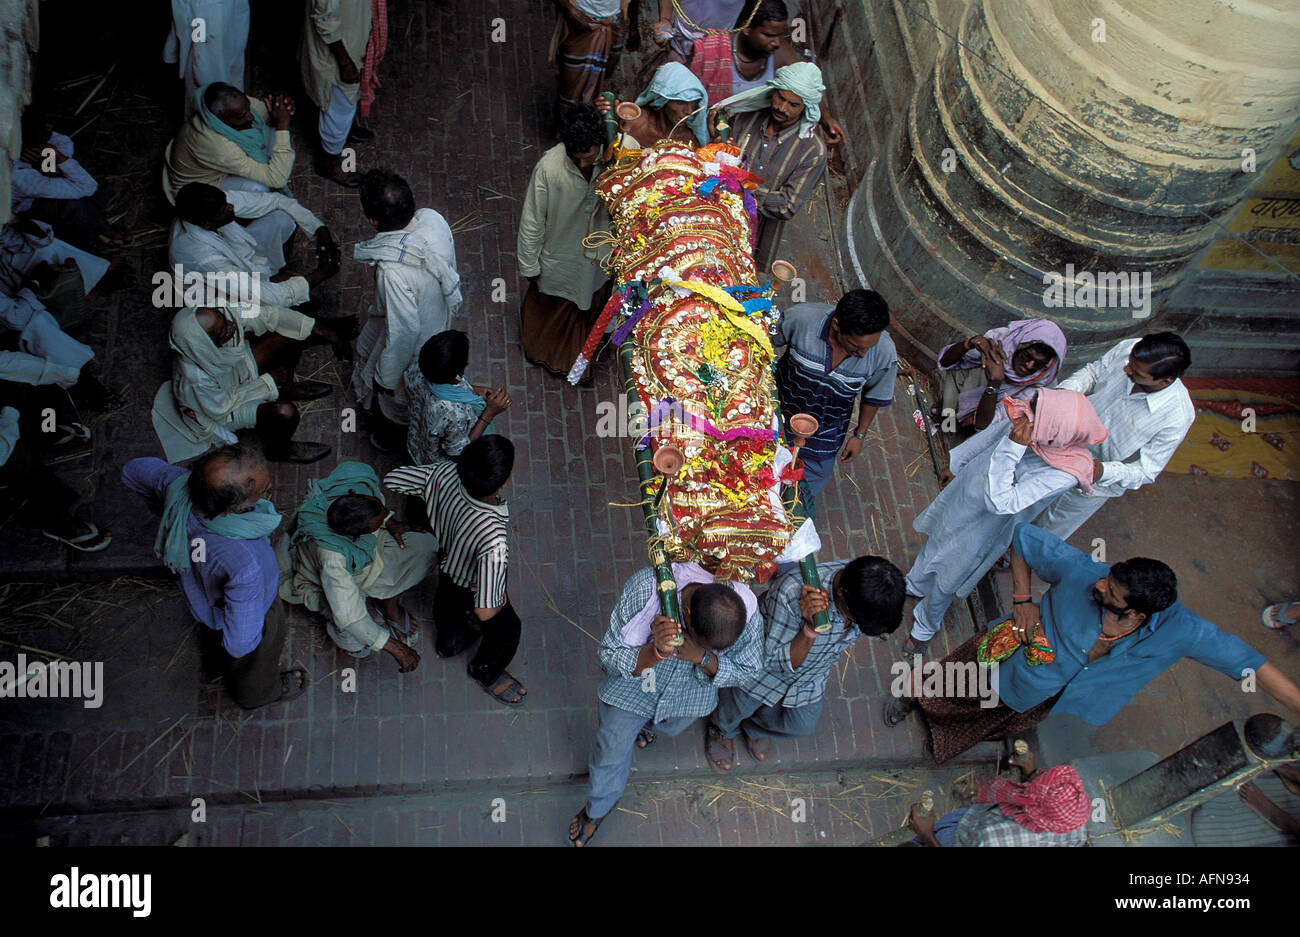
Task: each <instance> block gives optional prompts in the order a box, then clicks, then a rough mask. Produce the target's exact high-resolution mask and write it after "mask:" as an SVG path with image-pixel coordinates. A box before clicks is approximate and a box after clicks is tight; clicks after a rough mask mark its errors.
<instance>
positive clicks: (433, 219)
mask: <svg viewBox="0 0 1300 937" xmlns="http://www.w3.org/2000/svg"><path fill="white" fill-rule="evenodd" d="M361 210H362V212H363V213H364V214H365V216H366V220H367V221H369V222H370V224H371V226H372V227H373V228H374V229H375V231H376V234H375V236H374V237H372V238H370V240H368V241H362V242H361V243H360V244H358V245H357V246H356V249H355V251H354V252H353V256H354V257H355V258H356V259H357V260H359V261H361V262H362V263H364V264H369V265H370V266H372V267H374V268H375V305H374V307H373V308H372V309H371V311H370V318H369V319H368V320H367V321H366V324H365V326H364V327H363V328H362V329H361V335H360V336H359V337H358V338H357V363H356V367H355V368H354V369H353V371H352V391H353V393H354V394H355V395H356V398H357V402H358V403H360V404H361V406H362V407H363V408H365V409H366V410H368V411H370V417H371V421H372V423H371V425H372V429H373V430H374V431H373V432H372V433H371V436H370V441H371V443H372V444H373V445H374V446H375V447H376V448H378V449H379V450H380V451H382V452H405V451H406V427H407V424H408V423H410V415H409V413H408V411H407V406H406V404H407V397H406V387H405V383H404V382H403V380H402V374H403V372H405V371H406V369H407V368H409V367H410V366H411V365H412V364H415V363H416V361H418V360H419V357H420V349H421V348H423V347H424V343H425V342H427V341H428V340H429V339H430V338H432V337H433V336H434V335H437V334H438V333H439V332H443V331H446V330H447V329H448V328H450V327H451V317H452V316H454V315H455V314H456V312H457V310H459V309H460V306H461V302H462V300H461V295H460V276H459V275H458V274H457V273H456V247H455V244H454V243H453V241H452V236H451V226H450V225H448V224H447V221H446V219H445V218H443V217H442V215H440V214H438V213H437V212H436V211H434V210H433V209H432V208H421V209H420V210H419V211H416V208H415V196H414V195H412V193H411V187H410V186H409V185H407V184H406V180H405V179H403V178H402V177H401V176H399V175H397V174H396V173H391V172H387V171H385V170H382V169H372V170H370V171H369V172H367V173H366V174H365V175H364V176H362V179H361Z"/></svg>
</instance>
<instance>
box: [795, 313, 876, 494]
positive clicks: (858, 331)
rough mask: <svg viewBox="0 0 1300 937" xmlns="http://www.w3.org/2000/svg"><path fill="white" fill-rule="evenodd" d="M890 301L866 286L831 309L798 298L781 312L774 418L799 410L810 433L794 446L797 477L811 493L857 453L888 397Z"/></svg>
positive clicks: (819, 490)
mask: <svg viewBox="0 0 1300 937" xmlns="http://www.w3.org/2000/svg"><path fill="white" fill-rule="evenodd" d="M887 325H889V306H888V305H887V304H886V303H885V300H884V299H883V298H882V297H881V296H880V294H879V293H876V292H874V291H872V290H860V289H859V290H850V291H849V292H847V293H845V294H844V295H843V296H842V297H840V301H839V302H838V303H836V305H835V306H834V308H832V307H831V306H830V304H828V303H798V304H796V305H794V306H791V307H790V308H788V309H787V310H786V311H785V315H784V316H783V317H782V319H781V336H782V338H783V339H784V342H785V345H786V351H785V354H783V355H782V356H781V360H780V361H779V362H778V363H777V366H776V389H777V397H778V398H779V399H780V401H781V423H782V425H783V426H785V427H788V426H789V425H790V417H792V416H794V415H795V414H796V413H806V414H809V415H810V416H812V417H814V418H816V420H817V424H818V426H817V432H816V433H815V434H814V435H812V436H810V437H808V441H807V442H806V443H804V447H803V448H802V449H800V450H799V458H800V459H801V460H802V465H803V472H804V475H803V480H804V485H805V487H806V488H807V490H808V492H809V494H811V495H812V497H813V498H814V499H815V498H816V497H817V496H818V495H819V494H821V491H822V489H823V488H824V487H826V482H827V481H828V480H829V479H830V476H831V470H832V469H833V468H834V465H835V456H836V454H837V453H838V454H839V461H841V462H844V463H849V462H852V461H853V460H854V459H856V458H857V457H858V454H859V453H860V452H861V451H862V442H863V440H864V439H866V436H867V430H868V429H869V428H870V427H871V422H872V420H874V419H875V418H876V411H877V410H879V409H880V408H881V407H887V406H889V405H890V404H891V403H893V402H894V381H895V379H896V378H897V376H898V352H897V350H896V349H895V348H894V340H893V339H892V338H890V337H889V333H888V332H886V331H885V327H886V326H887ZM855 400H860V402H859V404H858V422H857V426H856V428H855V429H854V431H853V434H852V437H851V438H849V419H850V418H851V417H852V416H853V404H854V402H855Z"/></svg>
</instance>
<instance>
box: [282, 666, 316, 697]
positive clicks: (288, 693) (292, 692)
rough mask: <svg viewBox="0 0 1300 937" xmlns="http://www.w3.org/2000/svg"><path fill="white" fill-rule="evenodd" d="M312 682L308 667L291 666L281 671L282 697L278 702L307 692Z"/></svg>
mask: <svg viewBox="0 0 1300 937" xmlns="http://www.w3.org/2000/svg"><path fill="white" fill-rule="evenodd" d="M309 683H310V677H308V675H307V670H306V668H303V667H290V668H289V669H288V670H282V671H280V690H281V692H280V699H279V700H278V702H281V703H287V702H289V700H291V699H297V698H298V697H300V696H302V695H303V694H304V693H306V692H307V687H308V685H309Z"/></svg>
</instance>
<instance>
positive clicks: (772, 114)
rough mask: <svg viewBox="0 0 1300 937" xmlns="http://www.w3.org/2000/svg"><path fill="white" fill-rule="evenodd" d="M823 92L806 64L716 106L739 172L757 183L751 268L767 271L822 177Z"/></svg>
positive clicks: (783, 70) (784, 70)
mask: <svg viewBox="0 0 1300 937" xmlns="http://www.w3.org/2000/svg"><path fill="white" fill-rule="evenodd" d="M825 91H826V86H825V85H823V84H822V73H821V69H819V68H818V67H817V66H816V65H813V64H812V63H811V62H797V63H795V64H794V65H786V66H785V67H784V68H778V69H777V70H776V76H775V77H774V78H772V80H770V81H767V82H764V83H763V85H762V86H761V87H758V88H754V89H752V90H750V91H744V92H741V93H740V94H737V95H733V96H732V97H729V98H727V99H725V100H724V101H722V102H721V104H720V105H719V106H721V107H725V108H726V109H727V110H728V112H730V113H731V114H733V115H734V116H733V118H732V123H731V128H732V129H731V140H730V142H731V143H733V144H735V145H736V146H738V147H740V150H741V155H742V156H743V157H744V159H745V168H747V169H748V170H749V171H750V172H752V173H753V174H754V175H756V176H758V177H759V178H760V179H762V180H763V181H762V182H760V183H759V185H758V188H757V189H755V190H754V200H755V201H756V202H758V232H757V236H756V242H755V245H754V266H755V267H756V268H757V269H758V270H759V271H760V275H761V273H762V272H764V271H766V270H767V269H768V267H770V266H771V264H772V260H773V258H774V257H775V255H776V250H777V247H778V246H779V245H780V243H781V231H782V229H783V228H784V227H785V223H786V222H787V221H789V220H790V219H791V218H793V217H794V216H795V215H797V214H798V213H799V210H800V209H801V208H803V205H804V203H805V202H806V201H808V196H810V195H812V192H813V189H814V188H816V186H817V183H819V182H820V181H821V179H822V176H823V175H824V174H825V172H826V144H825V143H824V142H823V141H822V138H821V135H820V131H818V129H817V121H818V120H819V118H820V117H821V108H820V104H821V99H822V95H823V94H824V93H825Z"/></svg>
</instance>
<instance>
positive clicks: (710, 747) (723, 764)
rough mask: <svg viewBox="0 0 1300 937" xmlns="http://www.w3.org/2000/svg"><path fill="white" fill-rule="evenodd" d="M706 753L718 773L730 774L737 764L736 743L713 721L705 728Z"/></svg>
mask: <svg viewBox="0 0 1300 937" xmlns="http://www.w3.org/2000/svg"><path fill="white" fill-rule="evenodd" d="M704 754H705V757H707V758H708V759H709V764H711V765H713V770H714V771H716V772H718V774H730V773H731V769H732V768H733V767H734V766H735V764H736V743H735V742H733V741H732V740H731V739H729V738H727V737H726V736H725V735H723V734H722V730H721V729H719V728H718V727H717V726H715V725H714V724H713V723H712V722H710V723H708V726H707V728H706V729H705V730H704Z"/></svg>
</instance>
